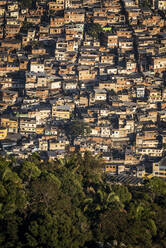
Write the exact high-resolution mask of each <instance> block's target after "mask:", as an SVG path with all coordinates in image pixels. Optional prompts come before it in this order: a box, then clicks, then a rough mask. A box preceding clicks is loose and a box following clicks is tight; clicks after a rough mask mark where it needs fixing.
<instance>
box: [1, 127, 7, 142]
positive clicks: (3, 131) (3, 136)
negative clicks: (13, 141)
mask: <svg viewBox="0 0 166 248" xmlns="http://www.w3.org/2000/svg"><path fill="white" fill-rule="evenodd" d="M6 136H7V128H3V127H1V128H0V140H3V139H5V138H6Z"/></svg>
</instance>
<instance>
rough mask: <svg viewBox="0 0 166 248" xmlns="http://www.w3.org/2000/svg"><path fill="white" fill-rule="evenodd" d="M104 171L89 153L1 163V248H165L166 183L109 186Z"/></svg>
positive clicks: (34, 157)
mask: <svg viewBox="0 0 166 248" xmlns="http://www.w3.org/2000/svg"><path fill="white" fill-rule="evenodd" d="M102 167H103V161H102V160H100V159H99V158H96V157H93V156H92V155H91V154H89V153H85V155H84V157H82V156H81V155H80V154H74V155H71V156H68V157H67V158H65V159H63V160H56V161H54V162H42V161H40V157H39V156H38V154H33V155H32V156H31V157H29V158H28V159H27V160H23V161H19V162H18V161H16V159H15V158H11V159H10V158H1V159H0V247H3V248H9V247H10V248H12V247H13V248H14V247H15V248H22V247H25V248H31V247H36V248H46V247H48V248H54V247H56V248H79V247H84V248H88V247H89V248H90V247H91V248H93V247H98V246H97V244H99V243H100V247H101V244H102V245H104V244H105V245H108V244H112V247H131V248H132V247H133V248H136V247H140V248H142V247H154V248H157V247H158V248H162V247H163V248H164V247H166V182H164V181H162V180H160V179H157V178H153V179H152V180H151V181H147V182H145V185H144V186H143V187H127V186H124V185H115V184H109V183H108V182H106V181H105V179H104V176H102ZM105 247H106V246H105Z"/></svg>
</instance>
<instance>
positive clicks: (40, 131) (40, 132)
mask: <svg viewBox="0 0 166 248" xmlns="http://www.w3.org/2000/svg"><path fill="white" fill-rule="evenodd" d="M43 133H44V127H36V134H43Z"/></svg>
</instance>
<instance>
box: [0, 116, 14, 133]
mask: <svg viewBox="0 0 166 248" xmlns="http://www.w3.org/2000/svg"><path fill="white" fill-rule="evenodd" d="M1 126H2V127H4V128H7V131H8V132H10V133H17V131H18V122H17V120H11V119H9V118H1Z"/></svg>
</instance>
